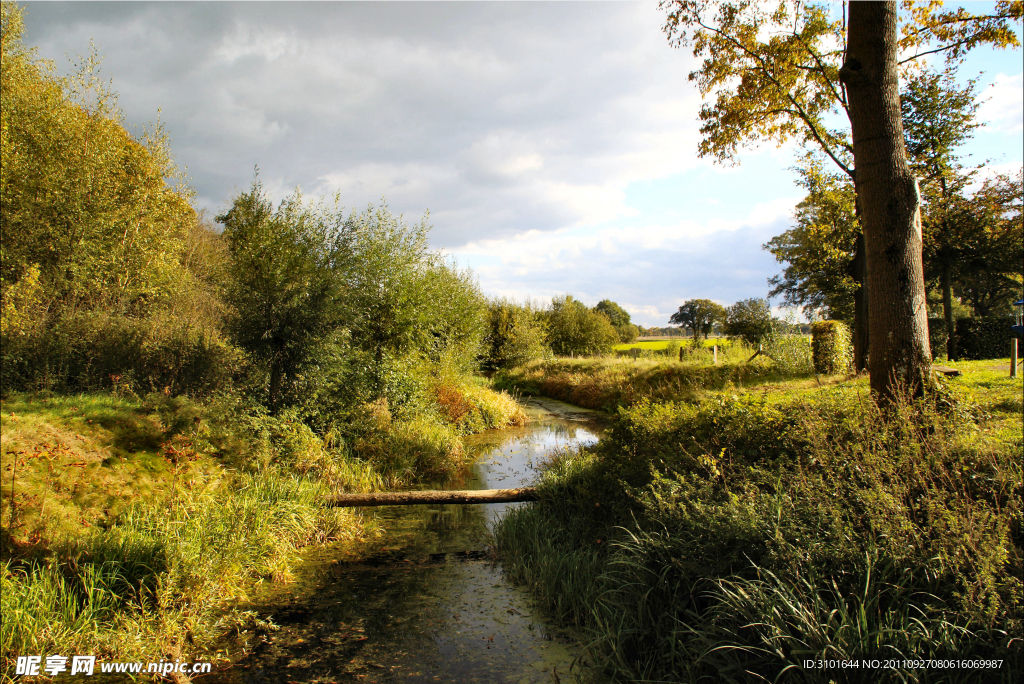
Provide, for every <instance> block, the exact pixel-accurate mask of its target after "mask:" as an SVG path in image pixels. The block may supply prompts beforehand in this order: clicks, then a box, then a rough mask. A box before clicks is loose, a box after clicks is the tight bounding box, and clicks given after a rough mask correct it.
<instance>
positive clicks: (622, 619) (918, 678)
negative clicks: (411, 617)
mask: <svg viewBox="0 0 1024 684" xmlns="http://www.w3.org/2000/svg"><path fill="white" fill-rule="evenodd" d="M958 366H960V367H961V368H962V370H963V371H964V375H963V376H961V377H960V378H957V379H955V380H952V381H951V382H949V383H948V385H947V386H946V387H945V389H943V390H942V391H941V392H940V393H939V394H938V395H936V396H935V397H933V398H931V399H929V400H927V401H924V402H919V403H916V404H913V405H907V406H902V407H900V408H899V409H897V413H896V414H894V415H889V416H883V415H881V414H880V413H879V411H878V409H877V408H876V407H875V406H874V404H873V403H872V402H871V401H870V400H869V398H868V396H867V391H866V387H865V384H864V381H863V380H860V381H853V382H841V383H834V384H832V385H831V386H827V387H818V386H817V384H816V383H812V384H809V383H807V382H806V381H790V382H783V383H775V384H773V385H762V386H760V387H758V388H755V389H751V390H749V391H746V392H742V391H728V392H707V393H705V394H704V395H702V396H701V397H699V398H695V400H694V401H691V402H665V401H650V400H646V399H643V398H641V399H639V400H638V401H636V402H634V404H633V405H632V406H630V407H628V408H623V409H621V410H620V411H619V420H618V422H617V424H616V425H615V426H614V428H613V429H612V431H611V433H610V435H609V437H608V438H607V439H605V440H604V441H603V442H602V444H601V445H600V446H599V447H597V448H595V449H594V450H592V451H589V452H588V451H579V452H569V453H564V454H561V455H560V456H559V457H558V458H556V459H555V460H554V461H553V462H552V463H551V465H550V467H549V468H548V470H547V472H546V473H545V475H544V478H543V481H542V484H541V487H540V492H541V498H540V501H539V502H538V503H537V504H535V505H533V506H530V507H525V508H521V509H517V510H515V511H512V512H510V513H509V515H508V517H507V518H505V519H504V520H503V521H502V523H501V524H500V525H499V527H498V528H497V530H496V535H495V544H496V547H497V549H498V551H499V553H500V555H501V557H502V559H503V563H504V566H505V568H506V570H507V571H508V572H509V573H510V574H511V576H512V577H513V578H514V579H515V580H517V581H519V582H521V583H523V584H525V585H526V586H528V587H530V588H531V589H532V590H533V592H534V593H535V594H536V595H537V596H538V597H539V598H540V599H541V601H542V602H543V603H544V604H546V605H547V607H548V608H549V609H550V610H551V611H552V612H554V613H555V614H556V615H557V616H558V617H560V618H561V619H563V620H565V621H568V622H573V623H575V624H577V625H579V626H580V627H581V628H583V630H584V631H585V633H586V634H587V635H588V638H589V643H588V647H587V654H586V658H585V659H586V660H587V661H588V662H589V663H590V664H591V665H592V666H593V669H592V670H589V671H588V672H587V674H590V675H593V674H600V675H603V676H605V677H608V678H610V679H611V680H613V681H672V682H704V681H706V682H718V681H735V682H760V681H806V682H830V681H835V682H875V681H901V682H925V681H928V682H940V681H942V682H979V681H994V682H1004V681H1005V682H1011V681H1015V680H1016V678H1017V677H1018V676H1019V673H1020V671H1021V669H1022V667H1024V660H1022V642H1021V640H1020V636H1019V635H1020V633H1021V632H1022V629H1024V615H1022V602H1024V573H1022V570H1021V567H1022V560H1024V554H1022V548H1021V547H1022V536H1021V529H1022V526H1021V521H1022V511H1024V506H1022V484H1021V480H1022V473H1021V460H1022V459H1021V452H1022V428H1021V421H1022V413H1024V409H1022V403H1021V394H1022V386H1021V381H1020V380H1019V379H1018V380H1012V381H1011V380H1010V379H1009V378H1008V377H1007V375H1008V373H1007V372H1006V371H1005V369H1004V368H1001V367H1000V366H1001V364H1000V362H996V361H983V362H973V363H964V364H958ZM853 658H856V659H858V660H860V659H861V658H868V659H872V658H878V659H883V660H884V659H886V658H890V659H897V660H902V659H913V658H939V659H948V658H981V659H990V660H996V661H1001V665H1000V666H999V667H996V668H989V669H986V670H978V669H948V668H947V669H939V668H930V669H928V668H915V667H912V666H906V665H903V664H899V665H897V666H896V667H895V668H893V669H889V670H882V669H862V668H857V669H845V670H838V669H836V670H830V671H828V672H821V671H817V670H812V669H805V668H804V667H803V661H804V660H807V659H834V660H838V659H853Z"/></svg>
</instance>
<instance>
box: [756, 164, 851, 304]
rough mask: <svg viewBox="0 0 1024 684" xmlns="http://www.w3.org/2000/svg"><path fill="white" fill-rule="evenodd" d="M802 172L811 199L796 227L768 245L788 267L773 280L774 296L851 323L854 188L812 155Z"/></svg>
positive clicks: (807, 199) (798, 209) (800, 208)
mask: <svg viewBox="0 0 1024 684" xmlns="http://www.w3.org/2000/svg"><path fill="white" fill-rule="evenodd" d="M797 170H798V171H799V173H800V175H801V180H800V185H801V186H803V187H804V188H805V189H806V190H807V196H806V197H804V199H803V200H802V201H801V202H800V203H799V204H798V205H797V207H796V215H795V219H796V226H795V227H793V228H791V229H790V230H787V231H786V232H785V233H783V234H782V235H779V236H777V237H774V238H772V239H771V240H770V241H769V242H768V243H767V244H765V245H764V248H765V249H767V250H768V251H770V252H771V253H772V255H773V256H774V257H775V259H776V260H777V261H778V262H779V263H783V264H786V267H785V268H784V269H783V272H782V274H781V275H777V276H774V277H772V278H771V279H769V281H768V284H769V285H771V287H772V289H771V291H770V292H769V293H768V296H769V297H770V298H774V297H779V296H781V297H782V303H783V304H785V305H788V306H800V307H804V308H809V309H813V310H816V311H817V312H819V313H820V314H821V315H823V316H824V317H825V318H830V319H836V320H844V319H845V320H851V319H852V318H853V313H854V293H855V292H856V291H857V283H856V281H855V280H854V279H853V275H852V273H851V271H852V269H851V265H852V263H853V257H854V254H855V249H856V242H857V236H858V235H859V234H860V226H859V225H858V222H857V216H856V210H855V204H856V202H857V198H856V195H855V194H854V190H853V183H852V182H851V181H850V179H849V178H848V177H845V176H842V175H839V174H836V173H831V172H829V171H828V170H827V169H826V168H824V165H823V164H822V163H821V160H820V159H818V158H816V157H815V155H812V154H808V155H807V156H806V157H805V158H804V160H803V163H802V164H801V165H800V166H798V167H797Z"/></svg>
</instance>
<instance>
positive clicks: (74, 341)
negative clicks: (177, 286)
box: [0, 311, 241, 395]
mask: <svg viewBox="0 0 1024 684" xmlns="http://www.w3.org/2000/svg"><path fill="white" fill-rule="evenodd" d="M2 341H3V373H2V376H0V378H2V389H3V391H4V392H9V391H13V390H21V389H47V390H57V391H68V392H76V391H84V390H94V389H107V388H115V389H125V390H129V391H134V392H137V393H145V392H148V391H153V390H161V391H163V390H166V391H168V392H170V393H172V394H192V395H198V394H209V393H211V392H215V391H217V390H220V389H223V388H225V387H226V386H227V385H228V384H229V383H230V382H231V378H232V375H233V373H234V372H235V371H236V370H237V369H238V368H239V366H240V364H241V353H240V352H239V351H238V350H237V349H235V348H234V347H233V346H231V345H230V344H228V343H227V342H226V341H225V340H224V339H223V338H222V337H221V336H220V334H219V333H218V332H217V331H215V330H209V329H205V330H204V329H202V328H197V327H191V326H189V325H188V324H187V323H186V322H184V321H182V320H180V319H179V318H178V317H176V316H174V315H173V314H172V313H169V312H167V313H157V314H155V315H152V316H150V317H148V318H133V317H129V316H122V315H116V314H108V313H105V312H100V311H95V312H81V313H72V314H66V315H64V316H59V317H57V318H55V319H54V320H52V321H48V322H45V323H41V324H39V325H37V326H35V327H34V328H33V329H31V330H30V331H28V332H22V333H21V334H16V335H4V336H3V340H2Z"/></svg>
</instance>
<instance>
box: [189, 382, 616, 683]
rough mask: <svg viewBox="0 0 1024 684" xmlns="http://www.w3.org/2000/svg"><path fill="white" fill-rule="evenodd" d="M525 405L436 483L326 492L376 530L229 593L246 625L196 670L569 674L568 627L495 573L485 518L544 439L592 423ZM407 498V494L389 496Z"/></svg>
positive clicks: (371, 677)
mask: <svg viewBox="0 0 1024 684" xmlns="http://www.w3.org/2000/svg"><path fill="white" fill-rule="evenodd" d="M528 409H529V412H530V414H531V418H532V421H531V423H530V424H529V425H527V426H526V427H522V428H512V429H508V430H498V431H492V432H490V433H485V434H483V435H477V436H474V437H472V438H470V440H469V442H470V443H469V444H468V445H467V446H468V448H469V449H471V450H472V452H473V453H475V454H477V458H476V460H475V462H474V463H473V465H472V467H471V471H470V474H469V476H468V477H467V478H466V479H465V480H464V481H462V482H457V483H453V485H452V486H451V489H449V490H444V489H441V488H440V487H432V488H431V491H420V492H380V493H376V494H371V495H360V496H362V497H370V498H362V499H353V498H342V497H341V496H336V497H332V499H331V500H330V501H328V502H325V503H328V504H330V505H355V504H358V506H359V507H358V508H354V509H353V510H354V511H356V512H357V513H358V514H359V515H363V516H366V517H367V519H368V521H371V523H372V524H375V525H376V526H377V527H378V529H379V530H380V533H381V534H380V536H374V537H371V538H368V539H366V540H365V541H364V542H363V543H361V544H358V545H356V548H355V550H353V546H352V545H351V544H349V545H344V544H338V545H329V546H326V547H319V548H316V549H310V550H309V551H308V552H307V553H306V554H305V555H304V557H303V563H302V565H301V566H300V567H299V569H298V571H297V573H296V578H295V581H294V582H291V583H289V584H283V585H282V584H270V585H268V586H267V587H266V589H265V590H264V591H263V592H262V593H261V594H260V595H258V596H256V597H254V598H253V600H252V601H251V602H250V603H249V604H247V605H244V606H240V608H241V609H243V610H246V611H251V613H249V614H250V615H251V616H252V617H251V624H250V625H248V626H243V627H242V628H241V629H239V630H238V632H237V634H235V635H234V636H232V637H230V638H229V639H227V640H225V642H224V643H223V644H222V648H223V651H224V652H225V653H226V654H229V655H230V657H231V659H232V660H233V661H234V662H233V664H232V665H230V666H228V667H226V668H224V669H222V670H221V671H219V672H217V673H214V674H213V675H210V676H207V677H204V678H203V681H204V682H207V683H210V682H222V683H224V684H229V683H230V684H241V683H243V682H245V683H248V682H287V681H295V682H304V683H308V684H327V683H328V682H338V683H341V682H371V683H375V684H377V683H384V682H409V683H413V682H416V683H419V682H445V683H449V682H452V683H455V682H464V683H474V682H479V683H481V684H482V683H487V684H491V683H493V684H512V683H515V684H549V683H550V682H552V681H557V678H561V680H562V681H571V680H572V677H571V676H567V675H568V673H569V667H570V664H571V663H572V661H573V659H574V658H575V656H576V655H577V654H578V652H579V651H578V647H577V645H576V644H577V639H576V636H575V635H574V634H573V633H572V632H571V631H568V630H566V629H563V628H560V627H558V626H556V625H555V624H553V623H552V622H551V621H550V620H549V619H548V618H547V617H546V616H545V615H544V614H543V613H542V612H541V611H540V610H539V609H538V608H537V606H536V605H535V604H534V602H533V600H532V598H531V597H530V595H529V594H528V593H527V592H526V591H525V590H524V589H522V588H521V587H516V586H512V585H511V584H509V583H508V582H507V581H506V580H505V578H504V577H503V575H502V571H501V567H500V565H496V564H495V563H494V561H493V559H492V558H491V556H490V553H489V550H488V544H489V539H488V531H489V529H490V528H491V526H492V525H493V524H494V522H495V521H496V520H497V519H498V518H499V517H500V516H501V515H503V513H504V511H506V510H507V509H508V507H509V506H521V505H523V504H521V503H515V501H521V500H526V499H527V498H528V497H530V496H532V488H531V486H530V485H531V484H533V482H535V480H536V478H537V476H538V474H539V472H538V469H539V468H540V467H541V466H542V464H543V463H544V462H545V461H546V460H547V458H548V457H549V455H550V454H551V453H552V452H553V451H555V450H556V449H558V448H564V447H572V446H575V445H578V444H585V443H592V442H594V441H596V440H597V438H598V435H599V432H600V430H599V428H597V427H596V426H595V425H594V424H593V423H590V422H586V421H585V420H579V418H586V414H582V412H579V411H577V410H576V409H575V407H570V406H568V405H566V404H560V403H559V402H552V401H550V400H546V399H545V400H540V401H537V402H531V403H530V405H529V406H528ZM570 416H571V417H572V418H576V420H567V419H566V418H567V417H570ZM492 492H504V494H497V493H492ZM510 492H511V493H510ZM382 496H383V497H384V498H381V497H382ZM388 497H390V498H391V500H385V499H387V498H388ZM396 497H397V498H399V499H401V498H403V497H404V499H405V500H404V501H402V500H395V498H396ZM506 497H507V498H506ZM499 499H503V500H499ZM454 501H466V503H453V502H454ZM483 501H487V502H488V503H487V505H480V503H481V502H483ZM409 503H417V504H420V505H395V504H409ZM365 506H372V507H369V508H367V507H365Z"/></svg>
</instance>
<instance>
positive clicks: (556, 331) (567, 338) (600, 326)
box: [548, 295, 619, 356]
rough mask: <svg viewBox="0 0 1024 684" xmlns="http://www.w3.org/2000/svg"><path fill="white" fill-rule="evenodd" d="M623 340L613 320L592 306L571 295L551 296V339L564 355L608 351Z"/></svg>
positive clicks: (555, 347)
mask: <svg viewBox="0 0 1024 684" xmlns="http://www.w3.org/2000/svg"><path fill="white" fill-rule="evenodd" d="M618 341H619V335H618V333H617V332H616V331H615V328H614V327H612V324H611V321H609V320H608V318H607V317H606V316H605V315H603V314H599V313H595V312H594V311H591V310H590V309H588V308H587V307H586V306H584V304H583V303H582V302H578V301H576V300H575V299H573V298H572V296H571V295H564V296H562V297H555V298H554V299H552V300H551V311H550V312H549V313H548V343H549V344H550V345H551V351H553V352H554V353H556V354H560V355H562V356H569V355H570V354H574V355H581V356H587V355H592V354H606V353H608V352H610V351H611V349H612V347H613V346H614V345H615V344H616V343H617V342H618Z"/></svg>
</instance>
